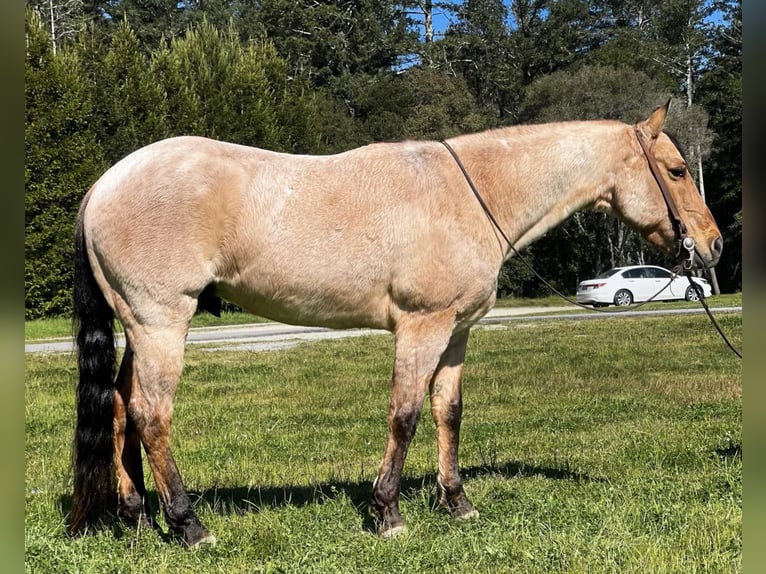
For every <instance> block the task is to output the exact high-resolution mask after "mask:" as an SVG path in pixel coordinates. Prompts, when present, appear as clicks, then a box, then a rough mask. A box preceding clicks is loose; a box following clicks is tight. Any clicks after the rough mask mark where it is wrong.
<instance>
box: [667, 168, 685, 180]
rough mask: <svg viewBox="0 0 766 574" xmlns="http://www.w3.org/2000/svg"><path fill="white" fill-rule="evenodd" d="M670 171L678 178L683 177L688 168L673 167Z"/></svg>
mask: <svg viewBox="0 0 766 574" xmlns="http://www.w3.org/2000/svg"><path fill="white" fill-rule="evenodd" d="M668 171H669V172H670V175H672V176H673V177H676V178H679V179H680V178H682V177H683V176H684V175H686V168H685V167H673V168H670V169H669V170H668Z"/></svg>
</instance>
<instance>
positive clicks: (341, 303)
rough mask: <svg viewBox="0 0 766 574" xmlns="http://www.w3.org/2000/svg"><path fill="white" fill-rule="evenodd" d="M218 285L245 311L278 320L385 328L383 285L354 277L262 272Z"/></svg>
mask: <svg viewBox="0 0 766 574" xmlns="http://www.w3.org/2000/svg"><path fill="white" fill-rule="evenodd" d="M243 279H245V280H240V281H239V282H237V283H236V284H230V285H227V284H225V283H224V284H221V285H219V286H218V289H217V291H218V293H219V294H220V295H221V296H222V297H223V298H224V299H227V300H229V301H231V302H233V303H235V304H237V305H239V306H241V307H242V308H243V309H245V310H246V311H248V312H250V313H253V314H255V315H259V316H261V317H266V318H268V319H272V320H274V321H279V322H281V323H288V324H293V325H311V326H318V327H330V328H334V329H348V328H360V327H365V328H376V329H388V328H390V321H389V302H390V299H389V297H388V296H387V293H386V289H385V288H371V286H369V285H363V284H361V282H360V281H359V280H358V279H359V278H358V277H356V278H349V279H346V280H338V281H326V280H323V279H321V278H319V277H313V278H312V276H311V274H305V273H304V274H303V275H302V276H301V277H286V276H284V275H280V274H274V273H262V274H260V276H259V277H258V278H257V279H253V280H249V281H248V280H246V278H243Z"/></svg>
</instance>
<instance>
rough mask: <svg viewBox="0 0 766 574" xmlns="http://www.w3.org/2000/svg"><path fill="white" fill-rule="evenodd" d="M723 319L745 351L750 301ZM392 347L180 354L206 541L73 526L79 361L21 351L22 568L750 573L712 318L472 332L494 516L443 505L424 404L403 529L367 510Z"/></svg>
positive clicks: (373, 344) (732, 366)
mask: <svg viewBox="0 0 766 574" xmlns="http://www.w3.org/2000/svg"><path fill="white" fill-rule="evenodd" d="M719 321H720V323H721V326H722V328H723V329H724V331H725V332H726V333H727V335H729V337H730V338H731V339H732V342H733V343H734V344H735V345H736V346H737V347H738V348H741V342H742V339H741V332H742V331H741V328H742V320H741V314H740V313H727V314H725V315H721V316H720V317H719ZM392 351H393V344H392V341H391V338H390V337H389V336H384V335H381V336H365V337H359V338H350V339H343V340H335V341H326V342H320V343H315V344H305V345H302V346H300V347H297V348H293V349H288V350H282V351H272V352H264V353H246V352H226V351H222V352H218V353H215V354H211V353H208V352H204V351H201V350H198V349H195V348H193V347H190V348H189V349H188V351H187V360H186V367H185V372H184V377H183V382H182V384H181V386H180V388H179V392H178V396H177V398H176V403H175V404H176V409H175V419H174V424H173V434H172V445H173V449H174V452H175V454H176V459H177V462H178V464H179V467H180V469H181V472H182V475H183V477H184V481H185V483H186V485H187V488H188V489H189V491H190V493H191V495H192V499H193V500H194V501H195V505H196V509H197V512H198V514H199V516H200V518H201V519H202V521H203V522H204V523H205V524H206V525H207V526H208V527H210V529H211V530H212V531H213V532H214V533H215V535H216V536H217V538H218V545H217V546H215V547H214V548H203V549H201V550H200V551H189V550H186V549H184V548H182V547H181V546H180V545H179V544H177V543H172V542H166V541H164V540H163V539H162V538H161V537H159V536H158V535H157V534H156V533H154V532H147V531H142V532H134V531H126V530H121V529H120V528H119V527H116V528H115V529H107V530H104V531H100V532H98V533H96V534H92V535H88V536H84V537H81V538H78V539H74V540H73V539H70V538H68V537H67V535H66V534H65V529H64V513H65V512H66V510H67V509H68V505H69V495H70V492H71V471H70V469H69V460H70V459H69V452H68V447H69V445H70V444H71V441H72V432H73V424H74V422H73V418H74V416H73V409H74V405H73V395H74V381H75V378H76V369H75V365H74V362H73V360H74V359H73V357H72V356H71V355H59V356H54V355H48V356H45V355H35V356H32V355H28V356H27V357H26V484H25V495H26V513H25V562H26V570H27V572H41V573H43V572H51V573H53V572H55V573H62V572H94V573H96V572H97V573H109V572H138V573H144V572H145V573H163V572H221V573H235V572H248V573H251V572H296V573H297V572H317V573H320V572H321V573H332V572H398V573H420V572H440V573H442V572H443V573H452V572H454V573H472V572H486V573H494V572H524V573H545V574H548V573H558V572H561V573H563V572H567V573H569V572H583V573H584V572H589V573H596V572H604V573H606V572H609V573H613V572H620V573H631V572H635V573H642V574H643V573H645V572H652V573H664V572H668V573H669V572H683V573H694V572H700V573H702V572H705V573H717V572H721V573H728V572H741V569H742V568H741V551H742V446H741V445H742V420H741V407H742V405H741V380H740V362H739V360H738V359H736V357H734V356H733V355H732V354H731V353H730V352H729V351H728V349H727V348H726V346H725V345H724V344H723V343H722V342H721V341H720V340H719V339H718V338H717V335H716V334H715V333H714V331H713V330H712V328H711V327H710V326H709V324H708V323H707V319H706V318H705V317H704V315H700V316H693V317H690V316H682V317H675V316H674V317H649V318H621V319H606V318H605V319H601V320H591V321H581V322H572V321H535V322H527V323H524V322H515V323H513V324H509V325H493V326H492V327H488V328H480V329H476V330H475V331H474V333H473V334H472V335H471V340H470V342H469V352H468V356H467V359H466V368H465V372H464V401H465V407H464V419H463V432H462V441H461V445H460V456H461V466H462V469H463V476H464V479H465V486H466V491H467V493H468V495H469V496H470V497H471V499H472V500H473V502H474V503H475V504H476V506H477V508H478V509H479V511H480V512H481V516H480V518H479V519H478V520H475V521H471V522H466V523H456V522H454V521H453V520H452V519H451V518H450V517H449V516H448V514H447V513H445V512H444V511H442V510H438V509H436V510H434V508H433V507H434V494H435V487H434V485H435V469H436V462H435V452H436V446H435V434H434V429H433V424H432V422H431V420H430V415H429V414H428V410H427V409H428V404H427V402H428V401H427V400H426V405H425V408H424V413H423V417H422V419H421V424H420V427H419V429H418V431H417V434H416V437H415V440H414V441H413V444H412V446H411V448H410V452H409V455H408V458H407V463H406V465H405V476H404V481H403V497H402V504H401V507H402V513H403V516H404V517H405V520H406V521H407V525H408V532H407V533H406V534H405V535H403V536H402V537H400V538H398V539H395V540H381V539H379V538H377V537H376V536H374V535H373V534H371V533H370V532H369V531H368V530H367V529H366V528H365V526H366V525H367V524H368V521H367V519H366V517H365V513H366V510H365V508H366V507H365V505H366V502H367V500H368V498H369V494H370V489H371V484H372V480H373V479H374V477H375V474H376V470H377V465H378V463H379V461H380V457H381V455H382V453H383V448H384V445H385V438H386V413H387V407H388V385H389V382H388V377H389V375H390V371H391V360H392V356H391V353H392ZM147 476H148V475H147ZM148 484H149V487H150V489H151V488H152V483H151V480H150V479H149V483H148ZM152 496H153V497H155V500H154V502H155V508H156V495H154V493H152ZM160 523H161V524H163V522H162V519H160Z"/></svg>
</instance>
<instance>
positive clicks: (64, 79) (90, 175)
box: [24, 11, 106, 318]
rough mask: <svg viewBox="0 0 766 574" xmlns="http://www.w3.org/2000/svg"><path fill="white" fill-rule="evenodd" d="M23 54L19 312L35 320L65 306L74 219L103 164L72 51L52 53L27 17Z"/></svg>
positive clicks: (40, 27) (39, 25)
mask: <svg viewBox="0 0 766 574" xmlns="http://www.w3.org/2000/svg"><path fill="white" fill-rule="evenodd" d="M25 56H26V58H25V86H24V88H25V94H26V106H25V113H26V124H25V133H24V148H25V149H24V154H25V161H24V188H25V213H24V234H25V249H24V284H25V314H26V317H27V318H37V317H43V316H48V315H55V314H62V313H65V312H67V311H68V310H69V309H70V308H71V288H70V286H71V278H72V270H71V266H72V257H73V237H74V220H75V217H76V213H77V209H78V207H79V203H80V200H81V199H82V197H83V195H84V194H85V192H86V191H87V189H88V188H89V187H90V186H91V185H92V184H93V182H94V181H95V180H96V179H97V178H98V176H99V175H100V174H101V173H102V172H103V171H104V169H105V167H106V163H105V161H104V159H103V152H102V149H101V147H100V145H99V143H98V141H97V139H96V136H95V134H94V133H93V131H91V127H92V125H93V120H94V117H93V114H92V97H91V95H92V94H91V87H90V86H89V85H88V82H87V81H85V74H84V73H83V65H82V62H81V60H80V57H79V55H78V52H77V51H76V50H74V49H70V48H69V47H67V46H64V47H60V48H59V49H58V50H57V52H56V54H55V55H54V54H53V49H52V44H51V41H50V36H49V35H48V33H47V32H46V30H45V29H44V26H43V24H42V23H41V22H40V19H39V18H38V17H37V15H36V14H34V13H33V12H29V11H28V12H27V48H26V54H25Z"/></svg>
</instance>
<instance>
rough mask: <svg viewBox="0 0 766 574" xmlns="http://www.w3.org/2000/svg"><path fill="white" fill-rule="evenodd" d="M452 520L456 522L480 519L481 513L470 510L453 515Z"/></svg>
mask: <svg viewBox="0 0 766 574" xmlns="http://www.w3.org/2000/svg"><path fill="white" fill-rule="evenodd" d="M452 518H454V519H455V520H474V519H476V518H479V511H478V510H476V509H475V508H469V509H468V510H466V511H465V512H462V513H453V514H452Z"/></svg>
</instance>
